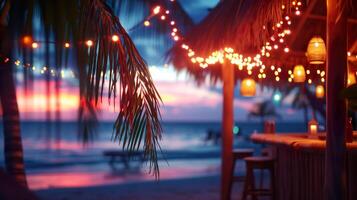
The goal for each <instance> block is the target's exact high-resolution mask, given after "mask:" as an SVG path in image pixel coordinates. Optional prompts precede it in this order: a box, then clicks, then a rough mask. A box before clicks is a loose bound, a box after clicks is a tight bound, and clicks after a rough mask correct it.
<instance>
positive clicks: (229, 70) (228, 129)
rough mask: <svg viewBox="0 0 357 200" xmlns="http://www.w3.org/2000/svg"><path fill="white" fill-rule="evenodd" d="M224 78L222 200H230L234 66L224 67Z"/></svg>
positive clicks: (225, 65)
mask: <svg viewBox="0 0 357 200" xmlns="http://www.w3.org/2000/svg"><path fill="white" fill-rule="evenodd" d="M222 77H223V112H222V125H223V127H222V166H221V170H222V171H221V200H228V199H230V193H231V180H232V164H233V154H232V148H233V133H232V130H233V123H234V116H233V98H234V66H233V65H232V64H230V63H227V64H223V65H222Z"/></svg>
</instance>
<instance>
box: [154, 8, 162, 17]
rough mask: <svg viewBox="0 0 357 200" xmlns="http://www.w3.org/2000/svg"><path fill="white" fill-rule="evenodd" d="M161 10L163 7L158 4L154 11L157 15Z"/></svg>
mask: <svg viewBox="0 0 357 200" xmlns="http://www.w3.org/2000/svg"><path fill="white" fill-rule="evenodd" d="M160 10H161V7H160V6H156V7H155V8H154V9H153V12H154V14H155V15H157V14H159V12H160Z"/></svg>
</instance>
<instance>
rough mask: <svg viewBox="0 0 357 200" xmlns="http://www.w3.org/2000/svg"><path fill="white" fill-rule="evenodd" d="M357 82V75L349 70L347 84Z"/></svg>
mask: <svg viewBox="0 0 357 200" xmlns="http://www.w3.org/2000/svg"><path fill="white" fill-rule="evenodd" d="M355 83H356V76H355V74H354V73H352V72H348V77H347V86H350V85H353V84H355Z"/></svg>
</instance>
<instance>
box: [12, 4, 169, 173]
mask: <svg viewBox="0 0 357 200" xmlns="http://www.w3.org/2000/svg"><path fill="white" fill-rule="evenodd" d="M11 5H12V6H11V9H10V14H9V34H11V36H12V37H14V38H16V37H18V38H21V37H22V36H23V35H27V34H30V35H32V33H33V32H34V29H35V26H34V24H36V23H38V20H37V18H38V16H39V17H40V19H41V25H42V27H43V30H42V31H43V35H44V37H45V38H46V40H47V42H46V43H45V45H46V46H47V47H46V48H45V52H46V53H45V58H46V63H54V64H56V65H57V66H61V64H62V63H63V62H65V63H67V60H66V59H68V58H69V57H70V56H72V57H74V58H75V61H76V66H77V68H76V70H77V74H78V77H79V82H80V99H81V102H80V109H79V116H80V122H81V125H83V126H82V130H83V131H82V132H81V133H84V134H83V135H82V136H81V137H82V139H83V140H84V141H88V140H90V139H91V138H92V136H93V134H91V133H92V132H93V130H95V129H94V127H95V125H96V122H97V119H96V113H97V112H98V109H99V107H98V103H99V102H100V101H103V99H102V97H103V96H104V94H108V101H110V102H112V103H114V104H117V105H119V107H120V110H119V114H118V118H117V120H116V122H115V124H114V134H115V136H116V137H115V138H117V139H118V140H117V141H118V142H119V144H121V145H122V148H123V149H124V150H127V151H134V150H137V149H139V148H142V147H143V148H144V151H145V153H146V154H145V155H146V158H147V159H149V160H150V167H151V168H150V169H152V170H153V172H154V173H155V175H158V173H159V172H158V164H157V149H158V148H159V144H158V142H159V139H160V138H161V132H162V130H161V125H160V120H161V116H160V112H159V111H160V110H159V106H160V104H161V98H160V96H159V94H158V92H157V90H156V88H155V86H154V84H153V81H152V79H151V77H150V74H149V71H148V68H147V65H146V63H145V61H144V60H143V58H142V57H141V56H140V54H139V53H138V51H137V49H136V47H135V45H134V43H133V42H132V41H131V39H130V37H129V35H128V34H127V33H126V31H125V30H124V28H123V27H122V25H121V24H120V22H119V19H118V17H117V16H115V14H114V12H113V11H112V9H111V8H110V7H109V5H108V4H106V1H103V0H77V1H73V0H53V1H46V0H29V1H21V0H13V1H12V4H11ZM36 17H37V18H36ZM36 31H38V30H36ZM113 34H116V35H118V36H119V38H120V39H119V41H118V42H116V43H114V42H112V41H111V36H112V35H113ZM87 39H91V40H93V43H94V45H93V46H92V47H91V48H88V47H87V46H86V45H85V41H86V40H87ZM50 40H55V41H56V42H55V43H53V44H49V43H48V41H50ZM67 41H72V44H73V47H72V49H71V50H68V49H66V48H64V46H63V44H64V42H67ZM15 44H16V46H17V47H18V49H23V51H22V52H23V57H24V58H25V57H27V56H28V55H29V54H31V55H32V54H33V53H34V52H33V50H32V49H31V48H29V47H28V46H24V45H23V44H22V43H20V42H16V43H15ZM49 45H54V46H55V48H54V51H53V48H52V47H51V48H50V47H49ZM51 49H52V50H51ZM52 53H54V54H55V56H51V55H52ZM106 77H108V79H109V80H108V82H109V86H108V87H104V85H105V84H106V80H105V79H106ZM141 140H143V143H141Z"/></svg>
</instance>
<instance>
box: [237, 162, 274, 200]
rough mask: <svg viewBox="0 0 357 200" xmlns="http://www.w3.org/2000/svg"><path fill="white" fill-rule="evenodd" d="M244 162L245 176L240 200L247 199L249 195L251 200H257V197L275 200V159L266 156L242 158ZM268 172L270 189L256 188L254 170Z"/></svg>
mask: <svg viewBox="0 0 357 200" xmlns="http://www.w3.org/2000/svg"><path fill="white" fill-rule="evenodd" d="M244 160H245V162H246V170H247V176H246V179H245V183H244V189H243V195H242V200H245V199H247V197H248V196H249V195H251V196H252V199H253V200H256V199H257V196H271V199H275V168H274V163H275V159H274V158H272V157H267V156H256V157H246V158H244ZM255 169H260V170H268V171H269V173H270V188H269V189H266V188H262V187H260V188H256V187H255V178H254V170H255Z"/></svg>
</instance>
